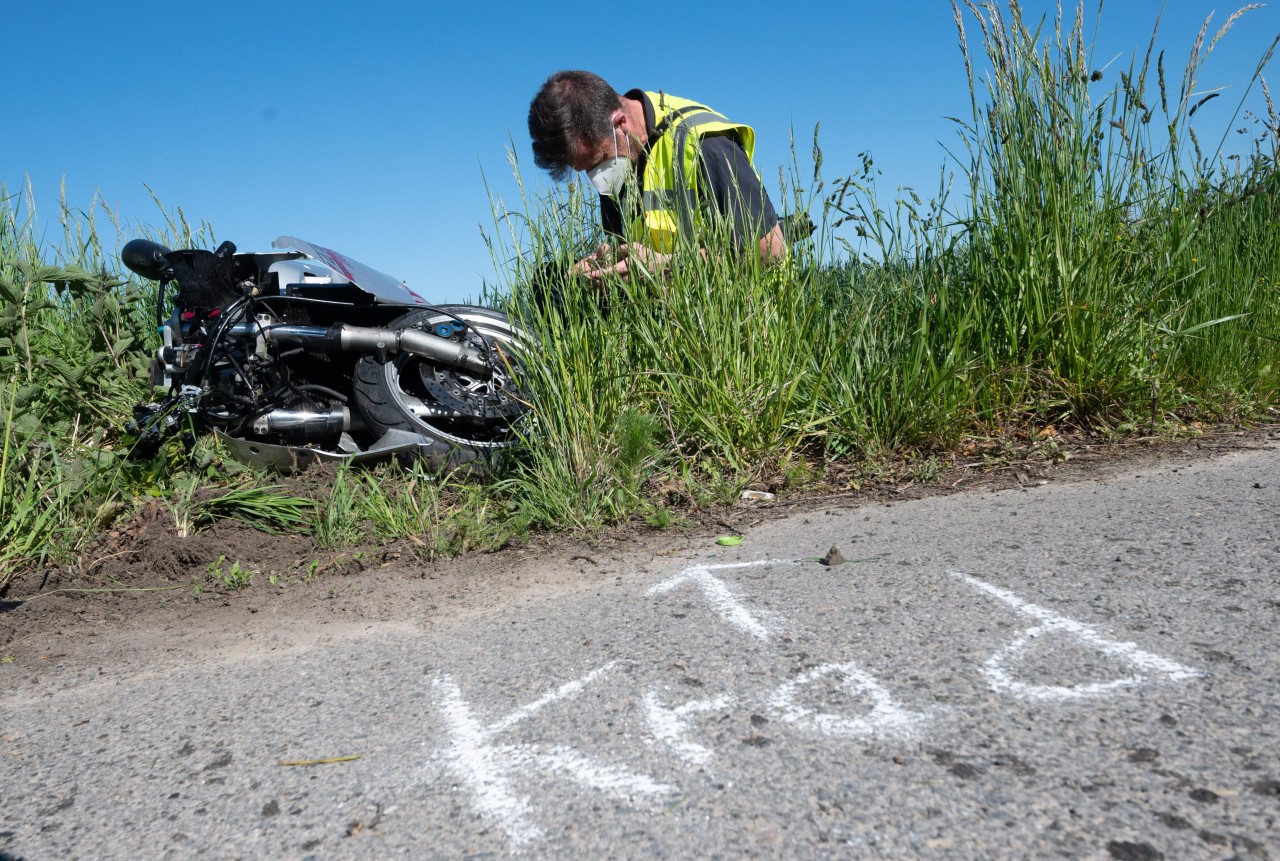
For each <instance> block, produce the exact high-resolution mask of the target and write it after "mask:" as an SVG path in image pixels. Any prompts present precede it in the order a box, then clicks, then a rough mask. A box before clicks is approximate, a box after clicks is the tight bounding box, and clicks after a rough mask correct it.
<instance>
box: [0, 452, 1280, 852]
mask: <svg viewBox="0 0 1280 861" xmlns="http://www.w3.org/2000/svg"><path fill="white" fill-rule="evenodd" d="M1278 523H1280V451H1278V450H1277V449H1276V448H1274V447H1271V448H1259V449H1253V450H1244V451H1238V452H1235V453H1232V454H1230V455H1228V456H1225V457H1220V458H1216V459H1212V460H1205V461H1202V462H1195V463H1191V464H1182V465H1179V466H1168V465H1165V466H1158V465H1157V466H1150V467H1146V468H1142V469H1137V468H1135V469H1133V470H1130V471H1129V472H1127V473H1125V474H1124V475H1122V476H1120V477H1118V478H1113V479H1110V480H1108V481H1105V482H1101V481H1087V482H1081V483H1070V484H1049V485H1046V486H1042V487H1030V488H1026V489H1024V490H1016V491H1006V492H1000V493H980V492H975V493H967V494H958V495H953V496H948V497H939V498H933V499H925V500H918V501H912V502H903V503H895V504H892V505H884V504H878V505H871V506H863V507H860V508H853V509H842V510H831V511H823V512H819V513H808V514H804V515H798V516H793V517H790V518H788V519H780V520H774V521H772V522H769V523H766V524H763V525H760V526H758V527H756V528H754V529H752V530H750V531H749V532H748V534H747V535H746V537H745V541H744V542H743V543H742V544H741V545H738V546H736V547H720V546H715V545H713V544H711V543H710V542H708V543H707V544H706V546H705V547H703V548H702V549H700V550H698V551H691V552H682V553H680V554H676V555H669V556H668V555H660V554H656V553H655V554H651V555H648V556H639V557H634V558H625V559H608V558H601V559H598V560H592V561H593V562H594V563H595V564H594V566H593V565H587V566H585V567H586V568H587V569H589V571H590V573H589V575H587V576H586V577H585V578H584V579H583V580H582V581H581V582H579V583H577V584H575V585H571V586H564V587H562V588H556V589H550V590H542V591H537V590H531V591H530V592H529V593H528V594H525V595H523V596H521V597H519V598H518V599H515V600H512V601H510V602H507V603H505V604H504V605H502V606H497V607H466V606H463V607H457V608H447V607H446V608H442V610H441V612H440V613H439V614H438V615H437V616H436V617H435V619H434V620H433V621H432V622H431V623H430V624H429V625H426V626H422V627H418V626H414V627H413V628H403V627H402V628H400V629H396V630H387V631H383V632H381V633H378V634H377V635H371V636H367V637H363V638H360V639H357V640H350V641H345V642H342V643H333V644H328V645H324V644H320V645H317V646H315V647H314V648H311V649H309V650H307V651H306V652H305V653H302V654H290V655H288V656H286V657H273V656H272V655H270V654H263V655H258V656H255V657H252V658H249V657H246V658H243V659H240V660H226V659H220V660H217V661H214V660H210V661H208V662H201V663H197V664H189V665H188V666H185V667H179V668H174V669H163V670H157V671H155V672H150V673H145V672H143V673H140V672H137V668H133V670H132V671H131V672H128V673H122V672H120V671H118V669H117V668H113V667H103V668H101V670H100V672H101V675H100V676H98V677H97V678H96V679H92V680H90V679H84V680H83V681H81V682H78V683H76V684H74V685H71V686H68V687H65V689H62V690H58V691H56V692H51V691H47V690H43V689H41V687H40V686H38V685H27V686H25V687H24V688H22V689H17V690H14V689H11V690H7V691H0V693H2V695H3V698H2V699H0V739H2V740H3V741H2V743H0V810H2V811H3V814H2V817H3V819H2V824H0V856H3V857H8V858H26V859H54V858H58V859H61V858H155V859H158V858H188V857H196V856H202V857H214V858H241V857H243V858H324V859H328V858H370V857H412V858H505V857H511V856H523V857H529V858H544V857H550V858H587V859H603V858H697V859H715V858H1073V859H1080V858H1083V859H1093V858H1097V859H1113V858H1114V859H1139V861H1146V859H1158V858H1167V859H1188V858H1189V859H1196V858H1215V859H1218V858H1220V859H1226V858H1280V656H1278V651H1277V645H1276V631H1277V621H1278V620H1280V582H1278V578H1277V565H1278V563H1280V544H1278V542H1277V538H1278V537H1280V536H1278V532H1280V527H1278ZM832 546H835V547H836V548H838V549H839V551H840V553H841V555H842V556H843V557H844V559H845V561H844V563H843V564H837V565H824V564H821V563H820V562H817V561H814V560H815V557H819V556H822V555H824V554H826V553H827V551H828V549H829V548H831V547H832ZM545 564H547V565H556V564H560V565H566V564H569V562H568V561H567V560H562V561H556V560H547V561H546V563H545ZM573 564H575V565H581V564H582V562H581V561H578V562H574V563H573ZM3 679H4V676H0V684H3V683H4V682H3ZM317 760H337V761H329V762H315V761H317ZM304 763H313V764H304Z"/></svg>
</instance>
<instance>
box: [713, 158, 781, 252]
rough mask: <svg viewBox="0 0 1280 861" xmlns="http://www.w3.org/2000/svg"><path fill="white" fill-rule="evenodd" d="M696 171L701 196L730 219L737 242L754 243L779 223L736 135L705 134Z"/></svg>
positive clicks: (740, 243)
mask: <svg viewBox="0 0 1280 861" xmlns="http://www.w3.org/2000/svg"><path fill="white" fill-rule="evenodd" d="M698 170H699V172H700V174H699V177H700V180H701V182H702V188H703V197H704V199H705V200H707V202H708V203H709V204H710V205H711V206H712V207H713V208H714V209H715V211H716V212H718V213H720V214H721V215H723V216H725V217H726V218H728V219H729V220H730V223H731V224H732V225H733V239H734V242H735V243H736V244H738V245H746V244H748V243H750V242H755V241H757V240H759V239H760V238H761V237H762V236H764V235H765V234H766V233H768V232H769V231H770V230H772V229H773V227H774V225H776V224H777V223H778V213H777V212H776V211H775V210H774V208H773V202H772V201H770V200H769V193H768V192H767V191H765V188H764V185H763V184H762V183H761V182H760V177H758V176H757V175H756V171H755V168H754V167H752V166H751V160H750V159H749V158H747V153H746V151H745V150H744V149H743V148H742V145H741V144H739V143H738V139H737V138H735V137H733V136H732V135H707V136H706V137H704V138H703V139H702V158H701V161H700V162H699V165H698Z"/></svg>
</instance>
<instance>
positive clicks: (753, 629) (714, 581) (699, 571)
mask: <svg viewBox="0 0 1280 861" xmlns="http://www.w3.org/2000/svg"><path fill="white" fill-rule="evenodd" d="M784 564H787V563H785V562H783V561H782V560H776V559H760V560H758V561H755V562H737V563H732V564H728V565H695V566H693V567H692V568H686V569H684V570H683V571H681V572H680V573H679V574H677V575H675V576H674V577H671V578H668V579H666V580H663V581H662V582H661V583H658V584H657V585H654V586H651V587H650V588H649V591H648V592H646V593H645V594H646V595H648V596H649V597H652V596H654V595H663V594H666V593H667V592H670V591H672V590H673V589H678V588H679V587H681V586H683V585H684V584H685V583H692V584H693V585H695V586H697V587H698V588H699V589H701V590H702V594H703V595H705V596H706V598H707V601H708V602H709V603H710V604H711V609H712V610H714V611H715V612H716V615H718V616H719V617H720V618H721V619H724V620H725V621H726V622H728V623H729V624H730V625H733V626H734V627H736V628H740V629H741V630H743V631H745V632H746V633H748V634H750V635H751V636H753V637H755V638H756V639H759V640H768V639H769V638H770V637H771V636H773V627H772V626H771V625H770V624H768V623H767V622H762V621H760V620H758V619H756V617H754V616H752V615H751V612H750V611H749V610H747V608H746V607H745V606H743V604H742V599H741V598H740V597H739V596H738V595H737V594H736V593H735V592H734V590H733V588H732V587H730V586H729V584H727V583H725V582H724V581H723V580H721V579H720V578H718V577H716V576H715V575H714V574H712V573H711V572H712V571H724V570H727V569H730V568H755V567H759V566H761V565H784Z"/></svg>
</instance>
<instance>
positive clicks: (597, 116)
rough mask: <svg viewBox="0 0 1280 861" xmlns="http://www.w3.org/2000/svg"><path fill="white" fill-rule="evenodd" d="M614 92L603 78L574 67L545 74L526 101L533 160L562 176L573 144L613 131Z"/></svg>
mask: <svg viewBox="0 0 1280 861" xmlns="http://www.w3.org/2000/svg"><path fill="white" fill-rule="evenodd" d="M618 99H619V96H618V93H617V92H616V91H615V90H614V89H613V87H611V86H609V84H608V83H606V82H605V80H604V78H602V77H600V76H599V75H594V74H592V73H591V72H583V71H577V70H571V71H564V72H556V73H555V74H554V75H552V76H551V77H549V78H547V80H546V83H544V84H543V85H542V89H540V90H538V94H537V95H536V96H534V97H533V101H532V102H531V103H530V104H529V137H530V138H532V139H533V163H534V164H536V165H537V166H538V167H540V168H542V169H543V170H545V171H547V172H549V173H550V174H551V176H552V178H553V179H555V180H564V179H567V178H568V176H569V174H570V173H572V172H573V168H572V167H570V163H571V162H572V161H573V151H574V144H575V143H577V142H578V141H586V142H591V141H598V140H601V139H603V138H607V137H608V136H609V135H610V133H611V132H612V131H613V112H614V111H616V110H617V109H618Z"/></svg>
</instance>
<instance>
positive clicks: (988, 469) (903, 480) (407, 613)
mask: <svg viewBox="0 0 1280 861" xmlns="http://www.w3.org/2000/svg"><path fill="white" fill-rule="evenodd" d="M1277 439H1280V425H1267V426H1262V427H1259V428H1253V429H1249V430H1239V429H1206V430H1204V431H1202V432H1200V433H1198V434H1196V435H1195V436H1190V437H1187V438H1182V439H1172V440H1170V439H1139V440H1127V441H1125V442H1123V443H1107V442H1102V441H1099V440H1097V439H1089V438H1083V437H1081V438H1074V439H1071V438H1064V437H1058V436H1054V437H1053V438H1052V439H1040V440H1024V441H1023V443H1022V445H1021V447H1020V448H1018V447H1014V448H1010V447H1009V446H1008V445H1007V444H1004V445H1002V446H1000V447H999V448H998V450H995V449H992V448H990V447H988V448H979V447H970V448H969V449H968V450H966V451H964V452H962V453H960V454H957V455H956V456H955V457H954V458H953V459H952V460H951V462H950V463H947V464H942V469H941V472H940V474H938V475H937V476H936V477H933V478H932V480H930V481H928V482H920V481H913V480H912V479H911V478H909V474H910V473H909V471H908V470H906V469H904V470H903V471H902V476H901V477H900V478H898V479H896V480H895V479H894V478H892V477H890V478H885V479H882V480H880V481H876V482H867V481H865V480H864V481H862V482H860V483H859V485H860V486H859V487H858V488H857V489H855V490H848V491H844V492H832V489H831V488H833V487H835V488H839V487H840V486H842V484H843V485H848V484H850V483H851V482H850V481H848V480H845V481H843V482H842V481H841V479H840V477H839V476H835V477H834V480H832V478H833V477H832V476H828V483H827V489H826V490H825V491H824V492H821V493H814V492H813V491H812V490H809V491H804V490H801V491H795V492H793V493H791V494H788V493H787V492H786V491H785V490H784V489H779V490H778V495H777V496H778V498H777V500H776V501H773V502H742V503H739V504H737V505H734V506H732V507H729V508H724V509H720V510H714V511H700V512H688V513H687V516H688V522H687V525H686V526H684V527H682V528H678V529H677V528H672V529H667V530H656V529H652V528H650V527H648V526H645V525H643V524H632V525H629V526H626V527H623V528H619V529H615V530H613V531H611V532H608V533H606V534H601V535H595V536H590V537H581V538H573V537H569V538H566V537H565V536H562V535H537V534H535V535H531V536H527V537H524V538H522V539H520V540H518V541H517V540H512V541H511V542H509V543H508V545H507V546H506V547H505V548H503V549H502V550H499V551H497V552H490V553H474V554H469V555H466V556H462V557H457V558H452V559H436V560H425V559H422V558H420V557H419V556H418V555H416V554H415V552H414V548H413V547H412V546H408V545H390V546H385V545H378V546H374V545H370V546H367V547H363V548H347V549H344V550H342V551H341V552H334V551H326V550H321V549H319V548H317V547H315V546H314V545H313V544H312V543H311V542H310V540H308V539H306V538H303V537H298V536H276V535H269V534H266V533H262V532H259V531H257V530H255V529H253V528H251V527H248V526H245V525H241V524H236V523H224V524H220V525H218V526H215V527H213V528H210V529H207V530H205V531H203V532H200V533H199V534H196V535H191V536H188V537H179V536H178V535H177V534H176V532H175V531H174V524H173V521H172V519H171V518H170V517H168V516H167V515H164V513H163V511H162V509H159V508H153V509H151V510H149V511H146V512H144V513H143V514H142V515H141V516H139V517H138V518H135V519H134V520H133V521H132V522H130V523H128V524H126V525H124V526H120V527H117V528H116V529H113V530H112V531H111V532H110V533H109V534H108V535H107V536H105V537H104V539H103V540H102V541H101V542H100V544H99V545H98V546H97V547H95V548H93V549H92V550H90V551H89V552H88V553H87V554H86V555H85V557H84V559H82V560H81V561H80V563H79V564H78V565H76V566H74V569H60V570H59V569H53V570H49V571H45V572H41V573H38V574H31V575H26V576H23V577H20V578H18V579H16V580H15V581H13V582H12V583H11V584H10V585H9V587H8V588H7V589H6V590H5V591H4V592H3V593H2V594H0V689H9V690H11V691H15V692H17V691H22V692H24V693H28V694H30V693H34V691H35V690H41V691H42V693H46V694H51V693H52V692H54V691H55V690H57V689H61V688H70V687H74V686H78V685H81V684H84V683H86V682H91V681H92V679H93V678H94V677H95V676H98V675H105V674H106V670H104V669H103V668H104V667H110V668H113V669H114V668H118V667H120V666H122V665H128V666H131V667H136V668H142V669H140V670H137V671H144V672H149V671H161V670H163V669H166V668H170V667H174V666H187V665H192V664H193V663H194V664H208V663H210V662H214V663H216V662H219V661H223V660H243V659H248V658H252V657H255V656H266V655H270V654H280V653H287V652H289V651H292V650H298V649H306V648H308V647H309V646H311V645H313V644H315V643H318V642H322V641H334V640H342V639H347V638H356V637H363V636H369V635H372V634H377V633H379V632H384V631H385V632H391V631H396V630H416V629H421V628H425V627H429V626H430V625H431V624H432V622H433V620H435V619H439V618H442V617H456V616H458V615H460V614H468V613H478V612H479V613H482V612H489V611H492V610H495V609H500V608H501V607H502V606H503V605H509V604H510V603H511V602H519V601H525V600H531V599H536V598H537V597H539V596H542V595H546V594H549V593H557V594H559V593H564V592H571V591H574V590H576V589H585V588H591V587H592V585H593V584H594V583H596V582H597V581H598V580H599V578H600V577H602V576H604V575H602V574H601V573H600V572H601V569H602V567H608V568H610V569H613V570H617V567H618V565H619V563H622V564H627V563H629V562H630V563H631V564H633V565H634V566H635V567H642V566H647V565H648V564H650V563H652V561H653V559H654V558H655V557H663V556H674V555H677V554H682V553H686V552H688V551H692V550H697V549H699V548H704V547H706V546H708V544H709V543H710V542H711V541H714V539H715V537H716V536H718V535H723V534H726V533H728V532H742V533H747V532H749V530H750V529H751V528H752V527H753V526H755V525H758V524H759V523H762V522H765V521H768V520H774V519H777V518H780V517H785V516H787V515H789V514H793V513H796V512H803V511H812V510H816V509H826V508H832V507H857V506H864V505H873V504H892V503H893V502H895V501H901V500H909V499H916V498H921V497H925V496H935V495H939V494H951V493H966V492H967V493H973V492H993V491H1001V490H1006V489H1016V488H1018V487H1022V486H1026V485H1030V484H1037V485H1038V484H1046V483H1048V482H1051V481H1052V482H1064V481H1069V482H1076V481H1091V480H1100V479H1106V478H1113V477H1118V476H1123V475H1124V474H1125V473H1127V472H1131V471H1133V470H1140V469H1143V468H1150V467H1153V466H1157V465H1166V464H1168V465H1176V464H1178V463H1185V462H1191V461H1195V460H1202V459H1205V458H1212V457H1216V456H1220V455H1222V454H1224V453H1229V452H1232V451H1237V450H1240V449H1246V448H1252V447H1255V446H1261V445H1268V444H1273V441H1274V440H1277ZM1064 454H1065V455H1067V458H1066V459H1065V460H1063V459H1062V456H1063V455H1064ZM916 473H917V474H918V475H921V474H922V472H921V470H919V469H918V468H917V470H916ZM846 478H847V477H846ZM221 557H225V558H224V559H223V561H222V562H221V567H222V569H223V571H224V574H226V573H229V572H230V571H231V565H232V561H233V560H234V561H235V562H238V563H239V565H240V566H241V568H243V569H245V570H247V571H252V572H254V574H253V578H252V583H251V584H250V585H247V586H244V587H243V588H238V589H230V588H227V586H226V585H225V583H219V582H218V581H217V580H216V579H215V578H214V576H213V575H212V574H211V572H210V566H215V567H217V566H218V565H219V562H218V560H219V559H220V558H221ZM273 581H274V582H273ZM38 684H43V685H44V687H42V688H33V687H31V686H32V685H38Z"/></svg>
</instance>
